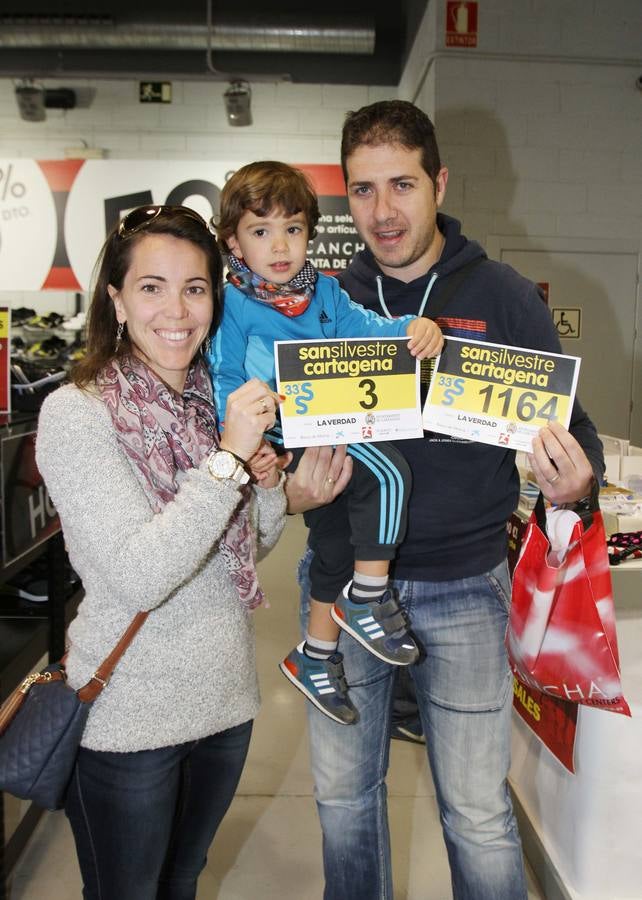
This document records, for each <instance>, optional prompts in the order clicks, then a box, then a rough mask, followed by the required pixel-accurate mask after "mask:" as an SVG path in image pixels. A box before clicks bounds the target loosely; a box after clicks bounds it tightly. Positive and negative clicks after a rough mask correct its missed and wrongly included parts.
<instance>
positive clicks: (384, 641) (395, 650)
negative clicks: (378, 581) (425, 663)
mask: <svg viewBox="0 0 642 900" xmlns="http://www.w3.org/2000/svg"><path fill="white" fill-rule="evenodd" d="M351 585H352V582H349V583H348V584H347V585H346V586H345V587H344V589H343V590H342V591H341V593H340V594H339V596H338V597H337V599H336V600H335V601H334V606H332V607H331V608H330V615H331V616H332V618H333V619H334V621H335V622H336V623H337V625H339V627H340V628H343V630H344V631H347V632H348V634H350V635H352V637H353V638H354V639H355V640H357V641H359V643H360V644H362V645H363V646H364V647H365V648H366V650H369V651H370V653H373V654H374V655H375V656H378V657H379V659H383V660H384V662H388V663H392V665H393V666H410V665H412V664H413V663H416V662H417V660H418V659H419V648H418V647H417V645H416V643H415V641H414V639H413V638H412V636H411V635H410V633H409V631H408V621H407V619H406V614H405V612H404V611H403V609H402V608H401V607H400V606H399V603H398V601H397V592H396V591H392V590H388V591H386V592H385V594H384V595H383V599H382V600H381V601H380V602H374V603H355V602H354V601H353V600H351V598H350V587H351Z"/></svg>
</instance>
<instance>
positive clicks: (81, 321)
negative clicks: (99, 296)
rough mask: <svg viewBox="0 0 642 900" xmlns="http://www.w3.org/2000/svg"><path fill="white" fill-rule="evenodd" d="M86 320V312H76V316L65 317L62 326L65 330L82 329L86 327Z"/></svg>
mask: <svg viewBox="0 0 642 900" xmlns="http://www.w3.org/2000/svg"><path fill="white" fill-rule="evenodd" d="M86 321H87V316H86V314H85V313H84V312H79V313H76V315H75V316H72V317H71V318H70V319H65V321H64V322H63V323H62V326H61V327H62V328H63V329H64V330H65V331H82V330H83V328H84V327H85V324H86Z"/></svg>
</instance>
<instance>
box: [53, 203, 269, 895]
mask: <svg viewBox="0 0 642 900" xmlns="http://www.w3.org/2000/svg"><path fill="white" fill-rule="evenodd" d="M99 263H100V267H99V272H98V276H97V283H96V288H95V291H94V295H93V300H92V304H91V308H90V313H89V325H88V342H87V356H86V358H85V360H84V361H83V363H82V364H81V365H79V366H78V367H77V369H76V370H75V372H74V374H73V380H74V384H72V385H66V386H65V387H62V388H60V389H58V390H57V391H56V392H55V393H53V394H51V395H50V396H49V397H48V398H47V400H46V401H45V403H44V404H43V407H42V412H41V416H40V423H39V430H38V440H37V462H38V466H39V468H40V471H41V472H42V474H43V477H44V479H45V481H46V484H47V487H48V489H49V492H50V494H51V497H52V499H53V502H54V503H55V505H56V507H57V509H58V512H59V514H60V519H61V522H62V526H63V531H64V535H65V540H66V542H67V546H68V549H69V555H70V558H71V562H72V564H73V566H74V568H75V569H76V571H77V572H78V573H79V574H80V576H81V578H82V581H83V584H84V588H85V598H84V600H83V601H82V604H81V606H80V608H79V612H78V616H77V618H76V619H75V620H74V622H73V623H72V625H71V627H70V629H69V638H70V649H69V654H68V657H67V671H68V676H69V683H70V685H71V686H72V687H74V688H78V687H80V686H82V685H84V684H85V683H86V682H87V681H88V680H89V679H90V677H91V675H92V674H93V672H94V671H95V670H96V667H97V666H98V664H99V663H100V662H102V660H103V659H104V658H105V657H106V656H107V655H108V654H109V652H110V651H111V650H112V649H113V647H114V646H115V645H116V643H117V641H118V639H119V637H120V636H121V634H122V633H123V632H124V631H125V629H126V628H127V626H128V625H129V623H130V622H131V620H132V619H133V617H134V615H135V614H136V612H137V611H138V610H150V611H151V612H150V614H149V616H148V618H147V620H146V621H145V623H144V624H143V626H142V628H141V630H140V631H139V632H138V634H137V635H136V637H135V638H134V640H133V642H132V643H131V645H130V646H129V648H128V649H127V651H126V653H125V655H124V656H123V658H122V659H121V660H120V662H119V663H118V665H117V666H116V669H115V671H114V674H113V676H112V678H111V681H110V682H109V684H108V685H107V687H106V688H105V689H104V690H103V692H102V693H101V694H100V696H99V698H98V699H97V701H96V702H95V703H94V705H93V707H92V708H91V712H90V714H89V719H88V722H87V727H86V730H85V733H84V736H83V740H82V746H81V749H80V753H79V757H78V762H77V765H76V769H75V772H74V776H73V779H72V783H71V785H70V788H69V793H68V798H67V803H66V812H67V815H68V817H69V820H70V822H71V826H72V829H73V832H74V836H75V840H76V847H77V851H78V857H79V861H80V868H81V872H82V877H83V881H84V894H83V896H84V897H85V898H92V900H93V898H100V900H134V898H135V900H152V898H154V900H156V898H161V897H162V898H172V900H186V898H193V897H195V895H196V881H197V878H198V875H199V873H200V871H201V870H202V868H203V867H204V865H205V862H206V853H207V849H208V847H209V845H210V843H211V841H212V838H213V837H214V834H215V832H216V829H217V826H218V825H219V823H220V821H221V819H222V818H223V816H224V814H225V812H226V811H227V809H228V807H229V804H230V802H231V800H232V797H233V795H234V792H235V790H236V787H237V785H238V781H239V778H240V775H241V771H242V769H243V764H244V761H245V757H246V753H247V748H248V744H249V740H250V732H251V727H252V719H253V717H254V715H255V714H256V711H257V707H258V688H257V681H256V672H255V660H254V636H253V627H252V621H251V615H250V609H251V608H252V607H254V606H256V605H258V603H260V601H261V593H260V588H259V586H258V583H257V580H256V571H255V567H254V558H253V557H254V544H255V543H256V544H257V545H258V551H259V553H261V552H263V553H265V552H266V551H267V550H269V549H270V548H271V547H272V546H273V545H274V543H275V542H276V540H277V538H278V537H279V535H280V533H281V530H282V527H283V523H284V512H285V498H284V494H283V490H282V485H281V482H282V478H281V476H280V474H279V473H278V472H277V470H276V468H273V469H272V470H271V471H270V472H268V473H267V477H265V478H262V480H261V486H258V485H255V486H250V485H249V484H247V482H248V480H249V476H248V473H247V472H246V469H245V467H244V465H243V462H244V461H245V460H248V459H249V458H250V457H251V456H252V455H253V454H254V452H255V451H256V449H257V448H258V447H259V444H260V442H261V438H262V436H263V432H264V431H265V429H266V428H269V427H271V426H272V425H273V424H274V420H275V401H276V400H277V399H278V398H277V397H276V396H275V395H274V394H272V392H271V391H270V390H269V389H268V388H267V386H266V385H265V384H263V383H262V382H260V381H258V380H256V379H254V380H253V381H251V382H248V383H247V384H245V385H243V386H242V387H241V388H240V389H239V390H237V391H236V392H235V393H234V394H233V395H232V396H231V397H230V402H229V403H228V406H227V412H226V421H225V437H224V439H222V440H221V441H220V443H219V439H218V435H217V428H216V417H215V410H214V407H213V402H212V390H211V385H210V382H209V378H208V377H207V373H206V369H205V367H204V364H203V361H202V357H201V348H202V346H203V344H204V342H205V341H206V340H208V339H209V336H210V335H211V334H212V333H213V332H214V331H215V329H216V325H217V323H218V321H219V316H220V307H221V301H220V285H219V282H220V271H221V263H220V257H219V254H218V251H217V249H216V242H215V240H214V238H213V236H212V235H211V234H210V233H209V232H208V230H207V226H206V225H205V223H204V221H203V220H202V219H201V218H200V216H198V215H197V214H196V213H194V212H192V211H191V210H189V209H186V208H184V207H146V208H140V209H137V210H134V211H133V212H131V213H130V214H129V215H128V216H126V217H125V218H124V219H123V220H122V222H121V223H120V225H119V226H118V227H116V228H115V229H114V230H113V231H112V232H111V234H110V235H109V237H108V238H107V241H106V243H105V246H104V248H103V251H102V254H101V257H100V260H99Z"/></svg>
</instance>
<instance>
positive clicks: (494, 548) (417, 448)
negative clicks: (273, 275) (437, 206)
mask: <svg viewBox="0 0 642 900" xmlns="http://www.w3.org/2000/svg"><path fill="white" fill-rule="evenodd" d="M437 225H438V227H439V229H440V231H441V232H442V234H443V235H444V237H445V238H446V243H445V246H444V249H443V252H442V255H441V258H440V260H439V261H438V262H437V263H436V264H435V265H434V266H433V267H432V268H431V269H430V270H429V271H428V272H426V274H425V275H423V276H422V277H421V278H417V279H415V280H414V281H411V282H410V283H408V284H406V283H405V282H403V281H399V280H397V279H396V278H391V277H390V276H388V275H384V274H383V273H382V271H381V269H380V268H379V266H378V265H377V263H376V262H375V260H374V257H373V256H372V253H371V252H370V251H369V250H367V249H366V250H363V251H361V252H360V253H359V254H357V256H356V257H355V259H354V260H353V262H352V263H351V265H350V267H349V268H348V269H347V270H346V272H345V273H344V274H343V275H342V277H341V282H342V284H343V286H344V287H345V289H346V290H347V291H348V293H349V294H350V296H351V298H352V299H353V300H355V301H357V302H359V303H361V304H362V305H363V306H365V307H366V308H367V309H372V310H375V311H376V312H378V313H380V314H383V315H386V314H387V313H388V311H389V314H390V315H391V316H395V317H396V316H400V315H404V314H406V313H414V314H415V315H416V314H417V313H419V312H420V311H421V313H422V314H423V315H427V316H430V315H431V311H430V308H431V300H433V299H434V298H435V297H437V296H438V294H439V289H440V287H441V286H442V285H443V286H445V285H446V284H447V279H448V276H449V275H451V274H452V273H454V272H456V271H458V270H459V269H460V268H461V267H462V266H463V265H465V264H466V263H468V262H470V261H471V260H472V259H475V258H480V259H482V260H483V262H481V263H480V264H479V265H478V266H476V267H475V268H474V269H473V270H472V271H471V273H470V275H468V276H466V278H465V279H464V280H463V281H462V282H461V284H460V285H459V286H458V287H457V289H456V291H455V292H454V295H453V296H452V297H451V298H450V300H449V301H448V304H447V306H446V307H445V309H444V310H443V311H442V312H441V313H440V315H439V316H438V318H437V321H438V323H439V325H440V327H441V329H442V331H443V332H444V334H445V335H453V336H456V337H462V338H470V339H473V340H486V341H490V342H493V343H498V344H509V345H511V346H517V347H528V348H532V349H537V350H548V351H551V352H554V353H561V352H562V351H561V347H560V343H559V339H558V337H557V332H556V331H555V328H554V326H553V322H552V320H551V316H550V313H549V311H548V308H547V307H546V305H545V304H544V302H543V301H542V297H541V295H540V293H539V289H538V288H537V286H536V285H535V284H534V283H533V282H532V281H528V280H527V279H526V278H523V277H522V276H521V275H519V274H518V273H517V272H516V271H515V270H514V269H512V268H511V267H510V266H507V265H505V264H503V263H498V262H494V261H492V260H489V259H488V258H487V257H486V253H485V252H484V250H483V249H482V247H481V246H480V245H479V244H478V243H476V242H475V241H469V240H468V239H467V238H466V237H464V236H463V235H462V234H461V226H460V223H459V222H458V221H457V220H456V219H452V218H450V217H448V216H444V215H442V214H438V216H437ZM426 293H427V301H426V305H425V307H424V309H423V310H421V307H422V302H423V301H424V299H425V297H426ZM382 298H383V302H382ZM569 430H570V432H571V434H572V435H573V436H574V437H575V439H576V440H577V441H578V442H579V443H580V445H581V446H582V448H583V449H584V452H585V453H586V455H587V457H588V458H589V460H590V462H591V465H592V467H593V470H594V471H595V473H596V476H597V477H598V479H601V477H602V474H603V472H604V460H603V455H602V447H601V443H600V441H599V438H598V437H597V433H596V429H595V426H594V425H593V423H592V422H591V420H590V419H589V417H588V416H587V415H586V413H585V412H584V410H583V409H582V407H581V406H580V404H579V402H578V401H576V402H575V405H574V407H573V413H572V417H571V424H570V428H569ZM397 447H398V449H399V450H400V451H401V452H402V453H403V454H404V456H405V457H406V459H407V460H408V463H409V464H410V467H411V470H412V475H413V489H412V493H411V496H410V504H409V524H408V532H407V535H406V539H405V541H404V543H403V545H402V547H401V548H400V550H399V554H398V557H397V560H396V561H395V564H394V576H395V577H396V578H401V579H409V580H415V581H445V580H450V579H456V578H466V577H469V576H472V575H479V574H481V573H482V572H487V571H489V570H490V569H492V568H494V567H495V566H496V565H497V564H498V563H500V562H501V561H502V559H504V558H505V556H506V522H507V520H508V519H509V518H510V515H511V513H512V512H513V511H514V509H515V507H516V506H517V500H518V494H519V477H518V473H517V469H516V467H515V453H514V451H512V450H506V449H502V448H499V447H492V446H490V445H488V444H480V443H477V442H473V441H463V440H459V439H455V438H450V437H448V436H446V435H441V434H436V433H433V432H425V433H424V437H423V438H419V439H416V440H405V441H399V442H398V444H397Z"/></svg>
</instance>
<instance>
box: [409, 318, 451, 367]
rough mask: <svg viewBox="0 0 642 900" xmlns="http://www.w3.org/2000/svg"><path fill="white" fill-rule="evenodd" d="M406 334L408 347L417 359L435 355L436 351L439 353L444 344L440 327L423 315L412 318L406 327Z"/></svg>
mask: <svg viewBox="0 0 642 900" xmlns="http://www.w3.org/2000/svg"><path fill="white" fill-rule="evenodd" d="M406 334H407V335H408V337H409V338H410V340H409V341H408V349H409V350H410V352H411V354H412V355H413V356H416V357H417V358H418V359H425V358H426V357H427V356H437V354H438V353H441V351H442V348H443V346H444V336H443V334H442V333H441V328H440V327H439V325H437V323H436V322H433V320H432V319H427V318H425V317H424V316H421V317H420V318H418V319H413V321H412V322H411V323H410V325H408V327H407V328H406Z"/></svg>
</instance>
